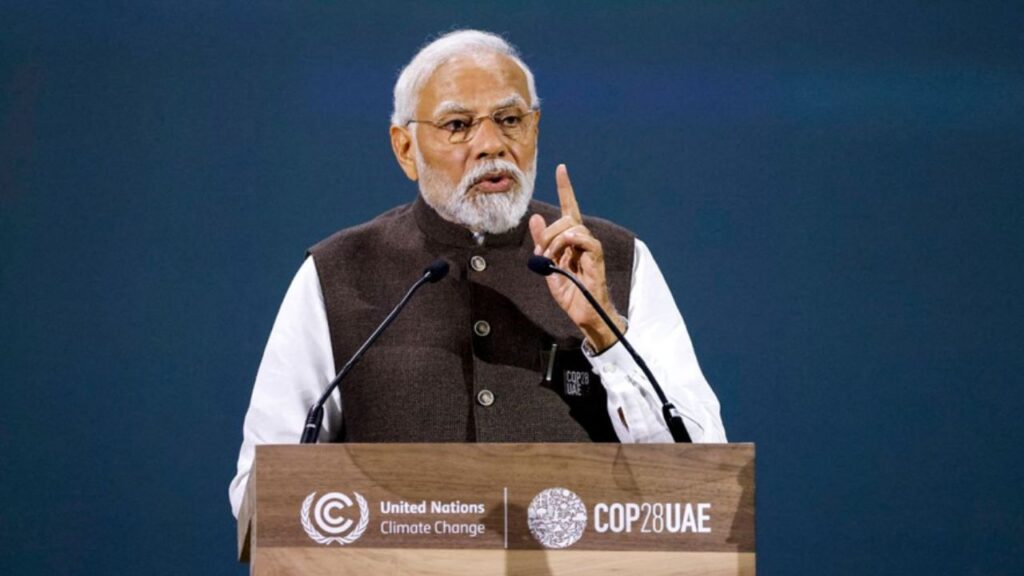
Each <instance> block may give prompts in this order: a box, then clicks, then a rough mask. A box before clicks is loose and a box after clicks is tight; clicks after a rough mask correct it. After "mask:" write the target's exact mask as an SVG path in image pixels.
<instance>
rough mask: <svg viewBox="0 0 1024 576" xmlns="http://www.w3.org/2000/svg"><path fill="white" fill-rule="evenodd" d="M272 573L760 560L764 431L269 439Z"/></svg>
mask: <svg viewBox="0 0 1024 576" xmlns="http://www.w3.org/2000/svg"><path fill="white" fill-rule="evenodd" d="M238 551H239V559H240V560H241V561H242V562H249V563H250V565H251V573H252V574H258V575H265V574H275V575H276V574H303V575H321V574H323V575H328V574H358V575H367V574H369V575H373V574H436V575H439V576H440V575H452V574H467V575H468V574H472V575H481V574H509V575H512V574H514V575H520V574H524V575H527V574H537V575H547V574H552V575H554V574H580V575H584V574H586V575H593V574H643V575H644V576H653V575H656V574H694V575H696V574H701V575H711V574H754V570H755V551H754V446H753V445H752V444H633V445H621V444H317V445H306V446H298V445H265V446H257V447H256V459H255V461H254V463H253V468H252V473H251V475H250V477H249V484H248V487H247V489H246V493H245V499H244V502H243V504H242V509H241V511H240V513H239V518H238Z"/></svg>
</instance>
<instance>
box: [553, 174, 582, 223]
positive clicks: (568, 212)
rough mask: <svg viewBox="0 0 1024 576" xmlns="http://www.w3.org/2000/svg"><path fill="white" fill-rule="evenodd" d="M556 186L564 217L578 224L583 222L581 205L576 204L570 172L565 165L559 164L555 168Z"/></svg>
mask: <svg viewBox="0 0 1024 576" xmlns="http://www.w3.org/2000/svg"><path fill="white" fill-rule="evenodd" d="M555 185H556V186H558V203H559V204H561V206H562V216H568V217H570V218H572V219H573V220H575V221H576V222H583V217H582V216H581V215H580V205H579V204H577V203H576V194H575V193H573V191H572V183H571V182H569V171H568V170H567V169H566V168H565V164H559V165H558V167H557V168H555Z"/></svg>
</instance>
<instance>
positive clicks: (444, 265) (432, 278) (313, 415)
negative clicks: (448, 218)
mask: <svg viewBox="0 0 1024 576" xmlns="http://www.w3.org/2000/svg"><path fill="white" fill-rule="evenodd" d="M447 275H448V262H445V261H444V260H435V261H434V262H433V263H432V264H431V265H430V266H427V268H426V269H425V270H423V275H422V276H420V277H419V279H418V280H416V283H415V284H413V285H412V287H411V288H409V291H408V292H406V293H405V296H403V297H402V300H401V301H400V302H399V303H398V305H397V306H395V308H394V310H392V311H391V313H390V314H388V315H387V317H386V318H384V321H383V322H381V323H380V326H377V329H376V330H374V331H373V334H370V337H369V338H367V339H366V342H363V345H362V346H360V347H359V349H358V350H356V353H355V354H353V355H352V358H351V359H350V360H349V361H348V362H347V363H346V364H345V366H344V367H343V368H342V369H341V372H338V375H337V376H335V377H334V380H332V381H331V383H330V384H329V385H328V386H327V389H326V390H324V393H323V394H322V395H320V399H319V400H317V401H316V404H313V406H311V407H310V408H309V414H308V415H307V416H306V425H305V427H304V428H303V429H302V438H301V440H299V443H300V444H316V441H317V439H318V438H319V437H320V427H321V425H322V424H323V421H324V403H325V402H327V399H328V398H330V397H331V393H332V392H334V389H335V388H337V387H338V385H339V384H341V381H342V379H344V378H345V376H346V375H347V374H348V373H349V372H350V371H351V370H352V368H353V367H355V365H356V364H357V363H358V362H359V360H360V359H361V358H362V357H363V354H364V353H365V352H366V351H367V350H368V349H369V348H370V346H372V345H373V343H374V342H376V341H377V338H379V337H380V335H381V334H382V333H383V332H384V330H385V329H386V328H387V327H388V326H390V325H391V322H393V321H394V319H395V318H397V317H398V314H399V312H401V311H402V308H405V305H406V304H408V302H409V299H411V298H412V295H413V294H415V293H416V291H417V290H419V289H420V286H423V285H424V284H426V283H427V282H430V283H431V284H433V283H435V282H438V281H440V280H441V279H442V278H444V277H445V276H447Z"/></svg>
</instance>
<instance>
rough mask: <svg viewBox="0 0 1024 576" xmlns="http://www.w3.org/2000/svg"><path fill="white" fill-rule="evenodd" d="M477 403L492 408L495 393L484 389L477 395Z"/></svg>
mask: <svg viewBox="0 0 1024 576" xmlns="http://www.w3.org/2000/svg"><path fill="white" fill-rule="evenodd" d="M476 401H477V402H478V403H479V404H480V405H481V406H490V405H491V404H494V392H491V391H490V390H488V389H486V388H484V389H483V390H481V391H479V392H477V393H476Z"/></svg>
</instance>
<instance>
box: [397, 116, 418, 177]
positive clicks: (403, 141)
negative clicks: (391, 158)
mask: <svg viewBox="0 0 1024 576" xmlns="http://www.w3.org/2000/svg"><path fill="white" fill-rule="evenodd" d="M391 151H392V152H394V153H395V160H398V165H399V166H400V167H401V168H402V172H405V175H406V177H408V178H409V180H412V181H413V182H415V181H416V180H418V179H419V177H420V175H419V173H418V172H417V171H416V151H415V150H413V141H412V133H410V132H409V130H408V129H407V128H402V127H401V126H392V127H391Z"/></svg>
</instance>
